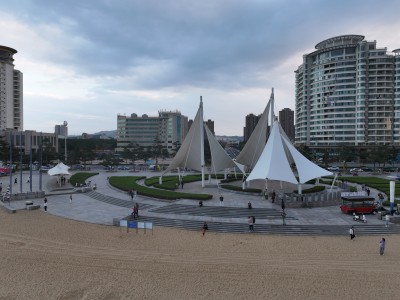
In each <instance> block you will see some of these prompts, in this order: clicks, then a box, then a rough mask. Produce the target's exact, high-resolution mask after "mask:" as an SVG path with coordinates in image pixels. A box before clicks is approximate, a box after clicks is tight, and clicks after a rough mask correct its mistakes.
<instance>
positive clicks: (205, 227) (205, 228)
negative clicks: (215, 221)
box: [203, 222, 208, 236]
mask: <svg viewBox="0 0 400 300" xmlns="http://www.w3.org/2000/svg"><path fill="white" fill-rule="evenodd" d="M207 230H208V224H207V222H204V224H203V236H204V235H205V234H206V231H207Z"/></svg>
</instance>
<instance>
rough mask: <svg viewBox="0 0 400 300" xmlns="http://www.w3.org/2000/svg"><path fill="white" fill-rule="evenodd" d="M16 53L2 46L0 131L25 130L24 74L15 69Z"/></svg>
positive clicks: (0, 58)
mask: <svg viewBox="0 0 400 300" xmlns="http://www.w3.org/2000/svg"><path fill="white" fill-rule="evenodd" d="M15 53H17V50H15V49H12V48H9V47H5V46H0V130H5V129H17V130H23V89H22V87H23V83H22V73H21V72H20V71H18V70H15V69H14V58H13V55H14V54H15Z"/></svg>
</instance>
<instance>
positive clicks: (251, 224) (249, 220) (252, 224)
mask: <svg viewBox="0 0 400 300" xmlns="http://www.w3.org/2000/svg"><path fill="white" fill-rule="evenodd" d="M247 222H248V223H249V232H253V230H254V222H253V217H251V216H249V217H248V218H247Z"/></svg>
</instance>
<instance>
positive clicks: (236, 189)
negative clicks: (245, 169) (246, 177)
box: [221, 184, 261, 194]
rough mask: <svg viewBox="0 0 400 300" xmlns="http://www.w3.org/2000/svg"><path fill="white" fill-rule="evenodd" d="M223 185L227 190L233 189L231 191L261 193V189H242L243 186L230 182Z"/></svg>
mask: <svg viewBox="0 0 400 300" xmlns="http://www.w3.org/2000/svg"><path fill="white" fill-rule="evenodd" d="M221 187H222V188H224V189H227V190H231V191H238V192H246V193H256V194H261V190H260V189H252V188H249V189H242V187H241V186H236V185H229V184H222V185H221Z"/></svg>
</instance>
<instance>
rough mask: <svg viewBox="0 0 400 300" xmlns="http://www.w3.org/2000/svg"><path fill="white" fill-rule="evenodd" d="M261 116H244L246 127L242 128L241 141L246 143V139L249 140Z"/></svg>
mask: <svg viewBox="0 0 400 300" xmlns="http://www.w3.org/2000/svg"><path fill="white" fill-rule="evenodd" d="M260 118H261V115H258V116H256V115H254V114H249V115H247V116H246V121H245V122H246V125H245V127H244V128H243V141H244V142H247V141H248V139H249V138H250V136H251V134H252V133H253V131H254V128H256V126H257V123H258V121H259V120H260Z"/></svg>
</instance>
